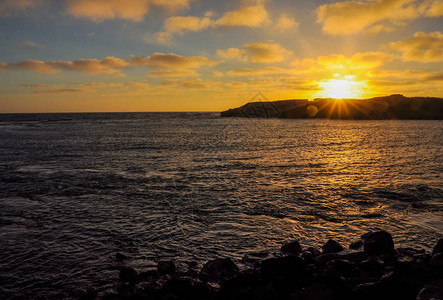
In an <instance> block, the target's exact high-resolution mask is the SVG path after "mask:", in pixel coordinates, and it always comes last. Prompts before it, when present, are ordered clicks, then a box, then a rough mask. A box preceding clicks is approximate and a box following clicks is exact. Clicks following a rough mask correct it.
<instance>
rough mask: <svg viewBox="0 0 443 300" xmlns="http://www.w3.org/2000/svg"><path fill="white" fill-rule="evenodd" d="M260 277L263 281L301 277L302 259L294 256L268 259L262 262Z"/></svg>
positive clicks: (302, 271)
mask: <svg viewBox="0 0 443 300" xmlns="http://www.w3.org/2000/svg"><path fill="white" fill-rule="evenodd" d="M260 273H261V277H262V279H263V280H265V281H269V280H272V279H275V278H277V277H282V278H301V277H303V273H304V269H303V259H302V258H300V257H296V256H287V257H278V258H270V259H266V260H264V261H262V264H261V269H260Z"/></svg>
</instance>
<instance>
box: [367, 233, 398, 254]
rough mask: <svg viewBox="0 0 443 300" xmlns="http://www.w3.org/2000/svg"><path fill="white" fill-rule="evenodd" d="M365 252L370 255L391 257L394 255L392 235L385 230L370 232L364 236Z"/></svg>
mask: <svg viewBox="0 0 443 300" xmlns="http://www.w3.org/2000/svg"><path fill="white" fill-rule="evenodd" d="M361 239H362V241H363V250H364V252H365V253H366V254H368V255H382V254H386V255H391V254H393V253H394V240H393V239H392V235H391V234H390V233H389V232H387V231H384V230H380V231H375V232H368V233H365V234H363V235H362V237H361Z"/></svg>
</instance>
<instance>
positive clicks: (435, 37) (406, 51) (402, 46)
mask: <svg viewBox="0 0 443 300" xmlns="http://www.w3.org/2000/svg"><path fill="white" fill-rule="evenodd" d="M389 48H391V49H393V50H395V51H398V52H400V53H402V59H403V60H404V61H416V62H425V63H429V62H439V61H443V34H442V33H441V32H439V31H436V32H431V33H425V32H417V33H415V34H414V37H412V38H408V39H405V40H403V41H399V42H394V43H391V44H389Z"/></svg>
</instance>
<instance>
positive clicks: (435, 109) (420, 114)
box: [220, 95, 443, 120]
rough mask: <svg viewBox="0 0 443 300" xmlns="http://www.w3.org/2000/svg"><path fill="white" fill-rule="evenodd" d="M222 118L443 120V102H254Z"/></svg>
mask: <svg viewBox="0 0 443 300" xmlns="http://www.w3.org/2000/svg"><path fill="white" fill-rule="evenodd" d="M220 115H221V117H247V118H282V119H307V118H325V119H345V120H384V119H388V120H389V119H400V120H402V119H403V120H408V119H410V120H442V119H443V98H430V97H410V98H409V97H404V96H403V95H390V96H386V97H374V98H369V99H330V98H320V99H314V100H312V101H310V100H308V99H292V100H279V101H272V102H250V103H247V104H245V105H243V106H241V107H238V108H234V109H229V110H226V111H223V112H221V113H220Z"/></svg>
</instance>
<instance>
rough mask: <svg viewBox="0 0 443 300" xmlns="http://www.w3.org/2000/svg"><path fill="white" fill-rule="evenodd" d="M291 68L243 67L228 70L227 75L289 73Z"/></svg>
mask: <svg viewBox="0 0 443 300" xmlns="http://www.w3.org/2000/svg"><path fill="white" fill-rule="evenodd" d="M291 72H292V70H290V69H284V68H278V67H268V68H259V69H252V68H243V69H236V70H231V71H229V72H228V75H229V76H258V75H277V74H290V73H291Z"/></svg>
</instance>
